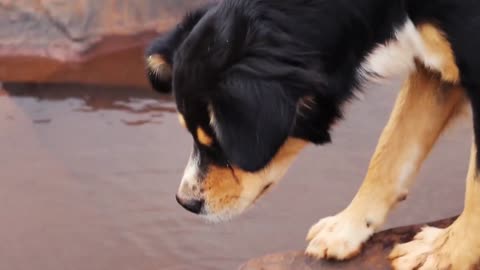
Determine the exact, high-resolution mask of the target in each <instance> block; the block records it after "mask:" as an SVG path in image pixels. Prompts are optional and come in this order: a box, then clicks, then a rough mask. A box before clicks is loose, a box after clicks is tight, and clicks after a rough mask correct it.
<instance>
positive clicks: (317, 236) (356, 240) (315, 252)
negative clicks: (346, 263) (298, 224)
mask: <svg viewBox="0 0 480 270" xmlns="http://www.w3.org/2000/svg"><path fill="white" fill-rule="evenodd" d="M373 233H374V228H373V227H372V226H371V224H368V223H367V222H366V221H365V220H364V219H361V218H358V217H356V216H354V215H350V214H349V213H348V212H342V213H340V214H338V215H336V216H332V217H327V218H324V219H321V220H320V221H319V222H318V223H317V224H315V225H313V226H312V228H311V229H310V231H309V233H308V235H307V241H310V243H309V245H308V247H307V250H306V254H307V255H308V256H312V257H315V258H317V259H336V260H346V259H350V258H352V257H354V256H356V255H357V254H359V253H360V251H361V249H362V245H363V243H364V242H365V241H367V240H368V238H370V236H371V235H372V234H373Z"/></svg>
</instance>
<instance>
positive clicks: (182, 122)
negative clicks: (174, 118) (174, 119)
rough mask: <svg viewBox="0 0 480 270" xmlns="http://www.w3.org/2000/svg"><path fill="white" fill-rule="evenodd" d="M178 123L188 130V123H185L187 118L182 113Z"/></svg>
mask: <svg viewBox="0 0 480 270" xmlns="http://www.w3.org/2000/svg"><path fill="white" fill-rule="evenodd" d="M178 122H180V125H182V127H184V128H187V123H186V122H185V118H184V117H183V115H182V114H181V113H179V114H178Z"/></svg>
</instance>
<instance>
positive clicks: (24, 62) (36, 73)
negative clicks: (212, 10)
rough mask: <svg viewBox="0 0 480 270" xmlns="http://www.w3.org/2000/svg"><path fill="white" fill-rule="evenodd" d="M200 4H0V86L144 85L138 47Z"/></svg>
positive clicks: (123, 0) (59, 0)
mask: <svg viewBox="0 0 480 270" xmlns="http://www.w3.org/2000/svg"><path fill="white" fill-rule="evenodd" d="M202 2H205V1H204V0H171V1H157V0H109V1H97V0H76V1H73V2H72V1H69V0H43V1H28V0H0V63H2V64H1V65H0V81H22V82H24V81H29V82H85V83H100V84H117V85H118V84H121V85H140V86H146V85H147V81H146V79H145V75H144V72H143V67H144V65H143V59H142V55H143V48H144V46H145V44H146V43H147V42H148V41H150V40H151V38H152V37H153V36H154V35H156V34H158V33H162V32H164V31H166V30H167V29H169V28H170V27H172V26H173V25H174V24H175V23H176V22H177V21H178V19H179V18H181V16H182V15H183V14H184V13H185V12H186V11H187V10H189V9H190V8H193V7H195V6H198V5H200V4H201V3H202Z"/></svg>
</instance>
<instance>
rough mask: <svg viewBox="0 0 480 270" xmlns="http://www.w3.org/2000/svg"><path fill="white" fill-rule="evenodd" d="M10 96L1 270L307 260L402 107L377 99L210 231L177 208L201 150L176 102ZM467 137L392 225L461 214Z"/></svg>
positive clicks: (446, 146) (447, 151) (4, 131)
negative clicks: (307, 250)
mask: <svg viewBox="0 0 480 270" xmlns="http://www.w3.org/2000/svg"><path fill="white" fill-rule="evenodd" d="M4 88H6V90H7V92H8V95H4V94H2V91H1V90H0V149H1V154H0V262H1V267H0V268H1V269H2V270H3V269H15V270H31V269H38V270H66V269H72V270H85V269H88V270H105V269H115V270H130V269H139V270H140V269H141V270H159V269H161V270H190V269H199V270H217V269H218V270H229V269H237V267H238V265H239V264H241V263H242V262H244V261H245V260H247V259H249V258H252V257H256V256H260V255H263V254H265V253H272V252H277V251H285V250H292V249H301V248H304V247H305V243H304V241H303V239H304V237H305V234H306V232H307V230H308V228H309V227H310V226H311V225H312V224H313V223H314V222H316V221H318V219H319V218H321V217H324V216H327V215H331V214H334V213H335V212H336V211H339V210H341V209H342V208H343V207H345V206H346V205H347V204H348V203H349V202H350V200H351V198H352V196H353V195H354V192H355V191H356V189H357V188H358V186H359V184H360V182H361V179H362V178H363V176H364V174H365V168H366V167H367V165H368V160H369V158H370V154H371V153H372V151H373V149H374V147H375V143H376V140H377V138H378V134H379V133H380V130H381V129H382V127H383V125H384V123H385V121H386V118H387V117H388V112H389V110H390V109H391V105H392V103H393V99H394V95H395V92H394V91H389V90H393V89H376V90H375V89H373V90H372V91H371V94H370V95H368V96H367V97H366V98H365V101H363V102H357V103H355V106H353V107H350V108H349V110H348V113H347V119H348V121H345V122H343V123H342V124H341V125H340V126H339V127H338V128H336V129H335V132H334V134H333V135H334V136H333V138H334V139H333V142H334V143H333V144H332V145H329V146H324V147H317V148H313V147H311V148H309V149H307V150H306V151H305V153H303V154H302V155H301V157H300V159H299V160H298V161H297V162H296V164H294V166H293V167H292V169H290V171H289V173H288V174H287V176H286V177H285V178H286V179H284V180H283V181H282V182H281V183H280V184H279V185H278V186H276V187H274V191H273V192H270V193H269V194H267V195H265V198H263V199H262V200H260V201H259V202H258V203H257V205H256V206H255V207H254V208H253V209H251V210H250V211H248V212H247V213H246V214H244V215H243V216H241V217H238V218H236V219H235V220H234V221H232V222H231V223H227V224H220V225H211V224H206V223H205V222H203V221H202V220H201V219H199V218H198V217H197V216H194V215H192V214H190V213H188V212H187V211H184V210H183V209H182V208H181V207H180V206H178V205H177V203H176V201H175V193H176V190H177V189H178V184H179V182H180V179H181V177H182V172H183V168H184V166H185V163H186V160H187V158H188V155H189V153H190V150H191V144H192V139H191V136H190V135H189V134H188V133H187V132H186V131H185V130H184V129H183V128H182V127H180V125H179V123H178V121H177V117H176V115H175V114H174V113H172V112H174V111H175V110H174V106H173V103H172V102H171V100H169V99H168V98H164V97H161V96H160V95H158V94H156V93H154V92H153V91H149V90H144V89H132V88H108V87H98V86H88V87H85V86H77V85H35V84H23V85H20V84H6V85H4ZM160 123H161V124H160ZM470 134H471V133H470V130H469V128H463V127H462V128H460V129H456V131H451V132H449V135H448V136H446V138H445V139H444V140H443V144H441V147H437V149H436V150H435V151H434V153H433V155H432V158H430V160H429V162H427V164H426V166H425V167H424V169H423V170H422V173H421V175H420V177H419V178H420V179H419V181H418V184H417V185H416V187H415V189H414V192H413V193H412V194H410V196H409V199H408V200H407V202H405V203H404V204H402V205H401V206H400V207H399V209H398V210H396V211H395V213H394V214H393V215H392V217H391V219H390V223H389V224H388V225H390V226H391V225H401V224H410V223H416V222H420V221H422V222H423V221H429V220H434V219H438V218H442V217H446V216H453V215H455V214H458V213H459V211H460V209H461V208H462V201H463V199H462V198H463V192H464V190H463V189H464V185H461V184H459V183H461V182H462V181H463V179H464V177H465V173H466V169H467V166H466V164H467V161H468V148H469V144H470V143H469V142H470ZM352 138H354V139H352ZM345 164H348V166H345ZM439 168H448V170H444V169H439ZM432 186H435V189H432V188H431V187H432ZM446 197H448V198H452V199H451V200H448V202H447V201H445V200H444V198H446ZM425 198H428V199H425ZM427 209H428V211H427Z"/></svg>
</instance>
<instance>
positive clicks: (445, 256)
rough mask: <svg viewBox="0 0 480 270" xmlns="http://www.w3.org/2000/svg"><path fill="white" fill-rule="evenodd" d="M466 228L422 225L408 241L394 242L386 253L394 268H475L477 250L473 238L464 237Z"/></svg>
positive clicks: (436, 269)
mask: <svg viewBox="0 0 480 270" xmlns="http://www.w3.org/2000/svg"><path fill="white" fill-rule="evenodd" d="M465 232H466V230H465V229H464V228H461V229H460V230H458V229H456V228H455V227H449V228H447V229H438V228H433V227H425V228H423V230H422V231H421V232H420V233H418V234H417V235H416V236H415V238H414V239H413V240H412V241H411V242H408V243H405V244H401V245H397V246H396V247H395V248H394V249H393V251H392V252H391V254H390V259H391V260H392V266H393V269H395V270H413V269H418V270H447V269H448V270H468V269H478V268H476V267H478V265H477V266H476V263H477V262H478V260H479V258H480V256H479V255H480V254H479V253H478V249H477V248H475V246H476V245H477V244H476V243H477V242H476V241H477V240H476V239H473V238H474V237H473V238H472V237H469V238H467V237H465Z"/></svg>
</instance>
